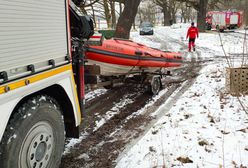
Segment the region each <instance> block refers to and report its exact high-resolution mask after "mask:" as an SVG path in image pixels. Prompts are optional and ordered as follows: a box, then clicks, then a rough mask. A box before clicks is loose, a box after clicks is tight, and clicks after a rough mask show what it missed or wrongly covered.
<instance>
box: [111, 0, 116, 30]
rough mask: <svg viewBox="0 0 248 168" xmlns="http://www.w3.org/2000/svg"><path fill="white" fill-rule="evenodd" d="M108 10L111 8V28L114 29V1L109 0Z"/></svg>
mask: <svg viewBox="0 0 248 168" xmlns="http://www.w3.org/2000/svg"><path fill="white" fill-rule="evenodd" d="M110 8H111V28H113V29H115V27H116V14H115V13H116V11H115V1H113V0H110Z"/></svg>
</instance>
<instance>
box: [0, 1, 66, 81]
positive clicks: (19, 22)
mask: <svg viewBox="0 0 248 168" xmlns="http://www.w3.org/2000/svg"><path fill="white" fill-rule="evenodd" d="M66 5H68V4H66V1H65V0H60V1H58V0H43V1H37V0H29V1H20V0H11V1H3V0H1V3H0V39H1V40H0V83H2V82H4V80H5V81H6V80H11V79H15V78H17V77H20V76H23V75H28V74H30V73H33V72H37V71H41V70H44V69H47V68H52V67H56V66H58V65H61V64H64V63H66V62H68V53H69V52H68V37H67V26H66V20H67V19H66V16H67V14H66V12H67V11H66V10H65V6H66ZM6 76H7V78H6Z"/></svg>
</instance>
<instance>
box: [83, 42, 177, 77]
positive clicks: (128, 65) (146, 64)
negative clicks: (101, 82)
mask: <svg viewBox="0 0 248 168" xmlns="http://www.w3.org/2000/svg"><path fill="white" fill-rule="evenodd" d="M86 58H87V60H88V64H95V65H99V66H100V67H101V75H105V76H110V75H123V74H126V73H135V72H140V71H141V70H142V71H147V72H155V71H156V70H158V69H161V68H170V67H179V66H181V64H182V56H181V54H180V53H175V52H165V51H161V50H158V49H154V48H150V47H147V46H145V45H142V44H139V43H136V42H133V41H131V40H123V39H110V40H104V41H103V43H102V45H101V46H88V48H87V52H86Z"/></svg>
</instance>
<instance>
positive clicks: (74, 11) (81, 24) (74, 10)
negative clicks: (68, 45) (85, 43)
mask: <svg viewBox="0 0 248 168" xmlns="http://www.w3.org/2000/svg"><path fill="white" fill-rule="evenodd" d="M70 25H71V35H72V37H77V38H80V39H81V38H83V39H89V38H90V37H91V36H92V35H93V34H94V26H93V20H92V18H91V17H90V16H86V15H83V14H82V13H81V11H79V9H78V7H77V6H76V5H75V4H74V3H73V2H71V3H70Z"/></svg>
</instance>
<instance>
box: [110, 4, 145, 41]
mask: <svg viewBox="0 0 248 168" xmlns="http://www.w3.org/2000/svg"><path fill="white" fill-rule="evenodd" d="M140 1H141V0H125V3H124V5H125V7H124V10H123V12H122V13H121V15H120V17H119V19H118V23H117V26H116V32H115V35H114V36H115V37H117V38H125V39H129V36H130V30H131V27H132V24H133V23H134V19H135V16H136V14H137V11H138V6H139V4H140Z"/></svg>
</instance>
